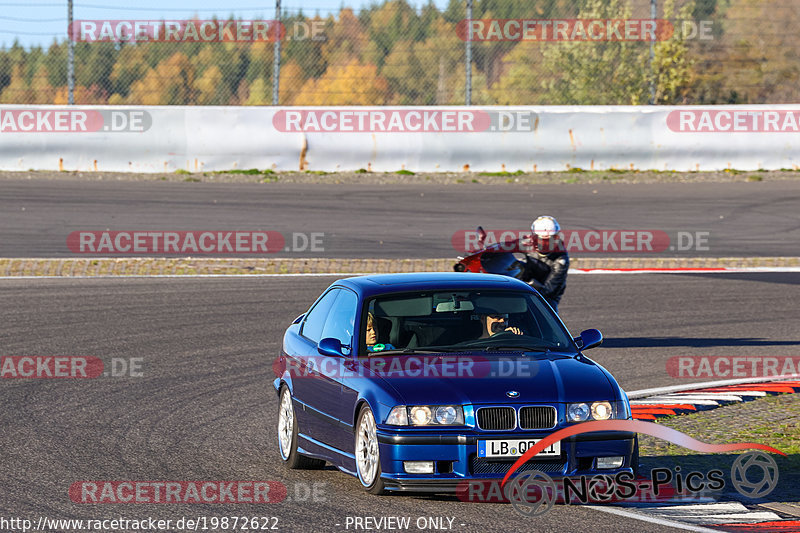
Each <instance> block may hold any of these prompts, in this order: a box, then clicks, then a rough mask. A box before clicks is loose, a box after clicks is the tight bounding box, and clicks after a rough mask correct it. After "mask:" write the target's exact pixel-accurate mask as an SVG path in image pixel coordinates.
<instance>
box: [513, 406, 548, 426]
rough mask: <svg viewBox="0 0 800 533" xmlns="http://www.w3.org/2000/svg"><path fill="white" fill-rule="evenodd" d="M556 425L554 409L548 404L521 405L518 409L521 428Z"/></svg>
mask: <svg viewBox="0 0 800 533" xmlns="http://www.w3.org/2000/svg"><path fill="white" fill-rule="evenodd" d="M555 426H556V410H555V408H553V407H551V406H549V405H536V406H530V407H523V408H522V409H520V410H519V427H521V428H522V429H550V428H553V427H555Z"/></svg>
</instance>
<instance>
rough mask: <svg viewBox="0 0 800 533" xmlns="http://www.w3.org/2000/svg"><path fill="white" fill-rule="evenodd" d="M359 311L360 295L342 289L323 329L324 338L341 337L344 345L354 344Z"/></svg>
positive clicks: (340, 339) (340, 340)
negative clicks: (354, 332) (354, 331)
mask: <svg viewBox="0 0 800 533" xmlns="http://www.w3.org/2000/svg"><path fill="white" fill-rule="evenodd" d="M357 312H358V297H357V296H356V295H355V294H354V293H352V292H350V291H348V290H344V289H342V290H340V291H339V297H338V298H337V299H336V304H334V306H333V309H332V310H331V312H330V313H329V314H328V320H327V322H325V327H324V328H323V330H322V338H323V339H325V338H327V337H333V338H334V339H339V342H341V343H342V345H343V346H352V344H351V342H352V340H353V330H354V329H355V320H356V313H357Z"/></svg>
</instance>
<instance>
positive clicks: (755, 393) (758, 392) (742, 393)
mask: <svg viewBox="0 0 800 533" xmlns="http://www.w3.org/2000/svg"><path fill="white" fill-rule="evenodd" d="M686 394H694V393H691V392H687V393H686ZM697 394H700V393H697ZM702 394H707V395H712V394H722V395H725V394H735V395H736V396H767V393H766V392H764V391H761V390H748V391H743V390H732V391H730V392H703V393H702Z"/></svg>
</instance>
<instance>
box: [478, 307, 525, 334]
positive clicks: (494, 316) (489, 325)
mask: <svg viewBox="0 0 800 533" xmlns="http://www.w3.org/2000/svg"><path fill="white" fill-rule="evenodd" d="M480 320H481V336H480V337H478V339H488V338H489V337H491V336H492V335H497V334H498V333H503V332H504V331H508V332H511V333H513V334H514V335H522V330H521V329H519V328H517V327H509V326H508V315H506V314H502V313H487V314H481V315H480Z"/></svg>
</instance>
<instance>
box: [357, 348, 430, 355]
mask: <svg viewBox="0 0 800 533" xmlns="http://www.w3.org/2000/svg"><path fill="white" fill-rule="evenodd" d="M441 351H442V350H431V349H429V348H423V349H419V348H395V349H394V350H381V351H380V352H369V356H370V357H374V356H376V355H384V354H389V355H414V354H431V353H439V352H441Z"/></svg>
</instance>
